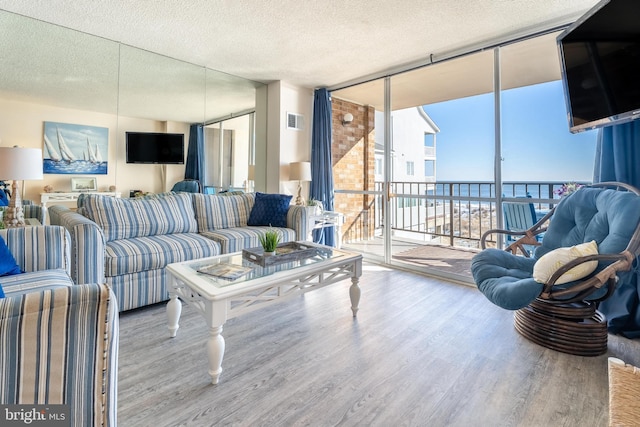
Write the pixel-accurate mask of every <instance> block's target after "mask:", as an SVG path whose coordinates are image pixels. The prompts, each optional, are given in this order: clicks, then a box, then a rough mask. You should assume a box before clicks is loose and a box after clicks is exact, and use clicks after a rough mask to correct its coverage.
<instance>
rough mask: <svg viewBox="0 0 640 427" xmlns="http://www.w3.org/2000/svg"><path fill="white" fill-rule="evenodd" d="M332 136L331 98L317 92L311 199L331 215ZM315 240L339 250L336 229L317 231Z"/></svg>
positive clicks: (313, 132)
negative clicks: (336, 246) (317, 201)
mask: <svg viewBox="0 0 640 427" xmlns="http://www.w3.org/2000/svg"><path fill="white" fill-rule="evenodd" d="M331 134H332V129H331V96H330V95H329V91H328V90H327V89H317V90H316V91H315V94H314V99H313V129H312V133H311V185H310V188H309V195H310V197H311V198H312V199H315V200H319V201H321V202H322V205H323V206H324V209H325V210H327V211H332V210H333V168H332V164H331ZM313 240H314V241H315V242H318V243H322V244H325V245H327V246H335V239H334V229H333V227H328V228H323V229H321V230H315V231H314V233H313Z"/></svg>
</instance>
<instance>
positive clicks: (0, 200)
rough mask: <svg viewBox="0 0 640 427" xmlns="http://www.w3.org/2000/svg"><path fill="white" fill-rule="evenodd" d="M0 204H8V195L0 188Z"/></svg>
mask: <svg viewBox="0 0 640 427" xmlns="http://www.w3.org/2000/svg"><path fill="white" fill-rule="evenodd" d="M0 206H9V197H7V193H5V192H4V190H3V189H1V188H0Z"/></svg>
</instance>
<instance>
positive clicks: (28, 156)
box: [0, 147, 42, 228]
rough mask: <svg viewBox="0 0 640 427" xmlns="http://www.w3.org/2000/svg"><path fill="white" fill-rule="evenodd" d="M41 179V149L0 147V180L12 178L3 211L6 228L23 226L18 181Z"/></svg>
mask: <svg viewBox="0 0 640 427" xmlns="http://www.w3.org/2000/svg"><path fill="white" fill-rule="evenodd" d="M26 179H42V150H41V149H39V148H23V147H0V180H3V181H8V180H12V181H13V183H12V184H11V200H9V206H8V207H7V208H6V209H5V211H4V215H3V216H4V225H5V227H7V228H11V227H24V226H25V222H24V213H23V212H22V197H21V194H20V191H18V181H24V180H26Z"/></svg>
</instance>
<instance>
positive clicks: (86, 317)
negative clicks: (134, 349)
mask: <svg viewBox="0 0 640 427" xmlns="http://www.w3.org/2000/svg"><path fill="white" fill-rule="evenodd" d="M77 325H82V327H77ZM118 341H119V335H118V310H117V303H116V299H115V296H114V295H113V292H111V290H110V289H109V288H108V287H107V286H106V285H100V284H87V285H81V286H64V287H60V288H56V289H49V290H45V291H41V292H29V293H26V294H22V295H18V296H14V297H7V298H3V299H0V352H1V356H0V403H2V404H5V405H6V404H65V405H68V406H69V407H70V411H71V420H70V421H71V423H70V425H72V426H89V425H95V426H100V425H103V426H115V425H116V410H117V403H116V397H117V396H116V393H117V373H118V357H117V356H118ZM35 373H38V375H35Z"/></svg>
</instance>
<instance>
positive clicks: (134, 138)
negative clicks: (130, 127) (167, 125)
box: [126, 132, 184, 165]
mask: <svg viewBox="0 0 640 427" xmlns="http://www.w3.org/2000/svg"><path fill="white" fill-rule="evenodd" d="M126 141H127V163H155V164H175V165H181V164H184V134H181V133H151V132H127V133H126Z"/></svg>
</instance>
